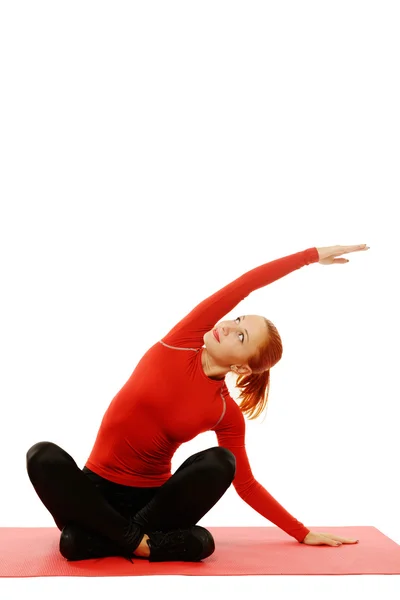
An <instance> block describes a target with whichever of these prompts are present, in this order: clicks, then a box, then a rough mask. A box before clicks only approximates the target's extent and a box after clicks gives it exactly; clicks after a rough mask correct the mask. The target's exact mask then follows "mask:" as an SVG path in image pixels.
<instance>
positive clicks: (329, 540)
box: [302, 531, 358, 546]
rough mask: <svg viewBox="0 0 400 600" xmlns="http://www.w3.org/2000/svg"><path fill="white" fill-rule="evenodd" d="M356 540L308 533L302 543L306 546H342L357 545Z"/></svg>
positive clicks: (329, 534) (330, 534)
mask: <svg viewBox="0 0 400 600" xmlns="http://www.w3.org/2000/svg"><path fill="white" fill-rule="evenodd" d="M357 542H358V540H351V539H349V538H342V537H339V536H338V535H332V533H313V532H312V531H310V532H309V533H307V535H306V537H305V538H304V540H303V541H302V544H307V546H323V545H326V546H341V545H342V544H357Z"/></svg>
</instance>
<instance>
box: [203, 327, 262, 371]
mask: <svg viewBox="0 0 400 600" xmlns="http://www.w3.org/2000/svg"><path fill="white" fill-rule="evenodd" d="M215 332H216V333H217V335H218V337H219V340H218V339H216V337H215V335H214V333H215ZM267 335H268V326H267V324H266V322H265V319H264V317H260V316H259V315H245V316H242V317H237V318H236V319H233V320H230V321H220V322H219V323H217V325H216V326H215V328H213V329H211V330H210V331H208V332H207V333H206V334H205V335H204V344H205V346H206V349H207V352H208V355H209V356H210V358H211V359H212V362H213V363H215V364H218V365H220V366H221V367H230V366H231V365H244V364H247V362H248V360H249V359H250V358H251V357H252V356H253V355H254V354H255V353H256V351H257V349H258V347H259V346H260V345H262V344H264V343H265V341H266V339H267Z"/></svg>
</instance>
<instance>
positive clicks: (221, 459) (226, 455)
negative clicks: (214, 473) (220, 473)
mask: <svg viewBox="0 0 400 600" xmlns="http://www.w3.org/2000/svg"><path fill="white" fill-rule="evenodd" d="M209 453H210V455H211V457H212V461H213V463H214V464H218V465H221V466H222V468H223V469H224V471H225V472H227V473H228V474H229V477H230V478H231V479H232V480H233V478H234V477H235V473H236V457H235V455H234V454H233V452H231V451H230V450H228V449H227V448H224V447H223V446H216V447H215V448H210V449H209Z"/></svg>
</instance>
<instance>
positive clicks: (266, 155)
mask: <svg viewBox="0 0 400 600" xmlns="http://www.w3.org/2000/svg"><path fill="white" fill-rule="evenodd" d="M398 30H399V9H398V4H397V3H396V2H389V1H382V0H380V1H379V2H378V1H374V2H373V1H363V2H361V1H351V0H346V1H339V0H337V1H336V2H317V1H310V0H309V1H304V2H301V3H300V2H293V1H291V2H290V1H279V2H278V1H276V2H235V1H232V0H230V1H229V2H223V1H217V0H213V1H207V0H206V1H203V2H193V1H186V2H177V1H169V2H159V1H158V2H155V1H153V2H101V1H98V0H97V1H96V2H91V1H90V2H89V1H86V2H84V1H79V2H76V1H73V0H69V2H40V1H37V2H22V1H18V0H12V1H8V2H2V4H1V8H0V53H1V71H0V80H1V94H0V96H1V97H0V105H1V106H0V108H1V110H0V125H1V136H0V138H1V139H0V153H1V156H0V160H1V172H2V174H1V178H0V201H1V213H0V252H1V254H0V269H1V272H0V276H1V296H0V303H1V311H0V319H1V321H0V360H1V378H0V399H1V410H2V418H1V420H0V455H1V490H2V492H1V496H0V509H1V510H0V527H11V526H13V527H14V526H15V527H32V526H49V527H52V526H54V522H53V520H52V518H51V516H50V514H49V513H48V512H47V510H46V509H45V508H44V506H43V505H42V504H41V502H40V500H39V499H38V497H37V496H36V494H35V492H34V490H33V488H32V486H31V484H30V481H29V479H28V477H27V474H26V469H25V456H26V452H27V450H28V449H29V448H30V446H32V445H33V444H34V443H36V442H38V441H41V440H50V441H53V442H55V443H57V444H59V445H60V446H62V447H63V448H64V449H65V450H67V451H68V452H69V453H70V454H71V455H72V456H73V457H74V459H75V460H76V461H77V463H78V465H79V466H80V467H82V466H83V465H84V463H85V461H86V459H87V457H88V454H89V452H90V450H91V447H92V444H93V442H94V439H95V435H96V433H97V429H98V426H99V424H100V421H101V418H102V416H103V414H104V411H105V410H106V408H107V407H108V405H109V402H110V401H111V399H112V397H113V396H114V395H115V394H116V392H117V391H118V390H119V389H120V387H122V385H123V384H124V383H125V381H126V380H127V379H128V377H129V376H130V374H131V372H132V371H133V369H134V367H135V365H136V364H137V362H138V361H139V360H140V358H141V356H142V355H143V354H144V353H145V352H146V350H147V349H148V348H149V347H150V346H151V345H153V344H154V343H155V342H156V341H157V340H159V339H160V338H161V337H163V335H165V334H166V333H167V332H168V331H169V330H170V329H171V328H172V327H173V326H174V325H175V323H176V322H177V321H179V320H180V319H181V318H182V317H183V316H184V315H186V314H187V313H188V312H189V311H190V310H191V309H192V308H193V307H194V306H195V305H196V304H198V303H199V302H200V301H201V300H203V299H204V298H205V297H207V296H209V295H210V294H212V293H214V292H215V291H216V290H218V289H220V288H221V287H223V286H224V285H226V284H227V283H229V282H230V281H232V280H233V279H235V278H236V277H239V276H240V275H242V274H243V273H244V272H246V271H248V270H250V269H252V268H254V267H256V266H259V265H261V264H263V263H265V262H268V261H270V260H274V259H276V258H279V257H281V256H285V255H288V254H291V253H294V252H298V251H300V250H304V249H306V248H309V247H312V246H317V247H319V246H329V245H334V244H358V243H367V244H368V245H369V246H370V247H371V249H370V250H369V251H368V252H364V253H359V254H353V255H350V256H349V258H350V263H348V264H346V265H336V266H322V265H319V264H313V265H310V266H307V267H304V268H302V269H301V270H299V271H296V272H295V273H292V274H290V275H288V276H287V277H285V278H284V279H282V280H280V281H278V282H275V283H273V284H271V285H270V286H267V287H265V288H263V289H262V290H258V291H256V292H254V293H252V294H251V295H250V296H249V297H248V298H247V299H246V300H245V301H243V302H242V303H241V304H240V305H238V307H237V310H236V309H235V311H233V313H232V315H235V316H236V315H239V314H261V315H264V316H265V317H267V318H269V319H270V320H272V321H273V322H274V323H275V325H276V326H277V327H278V329H279V331H280V333H281V336H282V339H283V344H284V354H283V358H282V360H281V361H280V363H279V364H278V365H277V366H276V367H274V368H273V370H272V372H271V391H270V399H269V406H268V411H267V414H266V416H265V418H264V417H263V418H261V419H258V420H256V421H251V422H249V421H247V449H248V454H249V458H250V462H251V465H252V469H253V472H254V475H255V477H256V478H257V480H258V481H260V483H262V485H264V487H266V488H267V489H268V490H269V491H270V492H271V493H272V494H273V495H274V496H275V497H276V499H277V500H278V501H279V502H280V503H281V504H283V506H284V507H285V508H286V509H287V510H289V511H290V512H291V513H292V514H293V515H294V516H295V517H296V518H297V519H299V520H300V521H302V522H303V523H304V524H305V525H306V526H307V527H309V528H312V527H313V526H314V527H322V526H337V527H346V526H354V525H367V526H374V527H376V528H378V529H380V530H381V531H382V532H383V533H384V534H385V535H387V536H389V537H391V538H392V539H394V540H396V541H397V542H398V543H400V519H399V515H398V507H399V500H400V497H399V491H398V463H399V443H398V435H399V425H398V414H399V411H398V404H399V399H400V398H399V392H398V357H399V353H398V340H399V334H400V331H399V329H400V327H399V317H398V307H399V305H400V299H399V292H398V287H399V284H398V273H399V266H398V243H397V241H398V221H397V219H396V217H395V211H396V210H398V206H397V205H398V200H399V188H400V185H399V158H400V156H399V154H400V152H399V134H400V127H399V124H400V123H399V121H400V119H399V110H398V107H399V106H400V93H399V91H400V90H399V77H398V72H399V52H400V43H399V36H398ZM231 389H232V388H231ZM232 393H233V395H234V394H235V392H234V389H232ZM182 410H183V411H184V410H185V407H184V406H182ZM213 445H216V438H215V435H214V433H212V432H210V433H208V434H204V435H202V436H200V437H198V438H196V439H195V440H193V441H191V442H189V443H188V444H185V445H184V446H182V447H181V448H180V449H179V450H178V452H177V453H176V455H175V456H174V460H173V471H175V470H176V469H177V468H178V466H179V465H180V464H181V463H182V462H183V461H184V460H185V458H187V457H188V456H190V455H191V454H193V453H194V452H197V451H199V450H202V449H205V448H208V447H210V446H213ZM201 524H203V525H204V526H207V525H209V526H270V525H271V524H270V523H269V522H268V521H266V520H265V519H264V518H263V517H261V516H260V515H259V514H258V513H256V512H254V511H253V510H252V509H251V508H250V507H249V506H247V505H246V504H245V503H244V502H243V501H242V500H241V499H240V498H239V497H238V496H237V494H236V492H235V491H234V489H233V488H231V489H229V490H228V492H227V493H226V494H225V496H224V497H223V499H222V500H221V501H220V502H219V503H218V505H217V506H215V507H214V508H213V509H212V510H211V511H210V512H209V513H208V514H207V515H206V516H205V517H204V519H203V520H202V521H201ZM348 549H349V552H350V551H351V550H354V552H357V548H356V547H354V548H352V549H350V548H348ZM321 551H323V548H322V547H321ZM338 551H339V550H338ZM195 579H196V581H194V580H193V578H191V579H190V578H175V580H174V583H173V585H174V586H175V587H174V589H175V590H178V589H179V586H181V587H182V586H183V585H185V584H187V585H188V587H187V590H185V594H187V593H190V594H193V592H194V585H196V589H197V590H200V589H201V586H203V589H204V586H206V585H208V584H209V583H210V582H211V581H213V578H211V579H208V580H206V578H201V577H200V578H195ZM389 579H390V580H391V584H390V587H388V590H387V595H386V598H389V594H391V593H393V594H394V596H393V597H395V595H396V590H394V589H393V588H394V586H395V585H396V584H395V581H396V582H397V584H398V578H396V579H395V578H383V577H381V578H373V577H370V578H369V579H368V581H369V582H370V583H369V584H368V585H369V586H370V585H372V583H373V582H374V581H375V582H378V581H379V586H380V590H381V591H382V589H383V588H382V586H389V583H388V581H389ZM166 581H167V583H169V584H171V585H172V583H171V582H172V581H173V580H171V578H169V579H167V580H166ZM190 581H191V582H192V586H191V587H190ZM218 581H220V580H218ZM221 581H222V582H223V584H222V583H221V593H222V592H223V591H224V593H226V590H227V589H229V585H233V582H235V583H234V585H235V589H240V586H241V585H242V586H243V590H244V591H245V590H246V589H247V586H248V583H249V579H248V578H241V577H238V578H223V579H221ZM331 581H332V585H330V584H329V585H328V583H327V582H328V579H327V578H315V577H314V578H310V577H309V578H301V577H299V578H294V577H291V578H290V577H288V578H282V577H281V578H252V584H254V585H255V586H258V589H260V590H262V592H265V591H266V590H267V591H270V590H272V591H273V593H274V597H275V598H277V597H278V595H279V594H280V593H282V594H283V595H284V594H287V593H291V590H296V593H297V594H298V593H300V594H302V593H304V594H306V590H307V595H308V597H314V596H315V598H317V597H318V595H319V593H320V591H322V590H323V593H324V594H325V597H327V596H326V594H327V593H332V598H333V594H335V595H336V594H337V593H341V589H342V587H343V586H344V585H345V586H347V587H346V589H348V586H349V585H350V582H351V583H352V585H353V586H354V592H355V593H360V591H361V588H360V585H361V584H360V582H361V581H364V583H365V578H364V579H362V578H331ZM52 582H54V587H55V589H57V594H59V587H60V580H59V579H58V580H57V579H55V580H53V579H47V580H23V581H21V582H18V581H17V580H2V581H1V582H0V589H1V587H2V586H3V587H4V589H5V587H6V586H8V587H9V588H10V589H12V590H14V589H15V590H18V587H21V588H22V586H23V585H24V586H25V587H26V588H27V589H26V590H25V591H26V592H27V593H29V594H30V596H31V597H33V596H34V595H35V594H36V593H37V594H39V593H40V595H41V597H43V590H44V591H45V590H48V591H49V590H50V585H51V583H52ZM107 582H108V583H109V586H110V591H111V590H112V593H115V591H116V590H121V592H120V593H121V594H122V593H126V591H127V590H129V591H130V592H132V590H133V589H134V590H135V591H136V592H137V590H138V589H139V590H143V591H145V590H146V592H148V591H149V590H153V589H156V588H157V585H160V586H162V585H164V584H165V582H164V580H163V579H161V580H160V578H135V580H134V581H131V580H130V578H128V580H127V579H124V578H123V579H121V580H114V579H110V580H107V579H101V580H98V581H97V587H98V588H99V589H100V587H99V586H100V585H101V586H102V587H103V589H106V588H105V587H104V586H106V585H107ZM188 582H189V583H188ZM343 582H344V583H343ZM19 583H20V585H19ZM64 584H65V585H64V587H63V589H67V588H68V590H69V592H68V593H71V589H72V590H78V591H79V590H82V589H83V586H84V585H85V580H84V581H82V580H76V579H75V580H72V579H68V580H65V582H64ZM86 585H89V584H88V583H87V581H86ZM90 585H91V586H96V581H95V580H91V582H90ZM216 585H217V584H216V582H215V581H214V583H212V588H210V589H214V590H215V589H216V587H215V586H216ZM377 585H378V583H377ZM39 586H42V587H41V591H40V592H39ZM128 586H129V587H128ZM177 586H178V587H177ZM198 586H200V587H198ZM227 586H228V587H227ZM237 586H239V587H237ZM245 586H246V587H245ZM267 586H268V589H267ZM192 588H193V589H192ZM24 589H25V588H24ZM397 589H398V588H397ZM124 590H125V591H124ZM182 590H183V588H182ZM20 591H21V592H22V593H23V591H22V589H21V590H20ZM49 593H50V592H49ZM53 593H54V592H53ZM74 593H75V592H74ZM397 593H398V592H397ZM310 594H311V595H312V594H314V596H310ZM50 595H51V594H50ZM59 597H60V596H59ZM390 597H391V596H390Z"/></svg>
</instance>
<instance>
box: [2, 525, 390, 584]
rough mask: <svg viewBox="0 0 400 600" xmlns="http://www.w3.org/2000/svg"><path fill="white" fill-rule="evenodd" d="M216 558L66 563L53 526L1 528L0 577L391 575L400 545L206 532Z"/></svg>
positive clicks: (344, 533)
mask: <svg viewBox="0 0 400 600" xmlns="http://www.w3.org/2000/svg"><path fill="white" fill-rule="evenodd" d="M207 529H209V531H211V533H212V535H213V536H214V539H215V545H216V549H215V552H214V554H212V555H211V556H210V557H209V558H206V559H205V560H204V561H202V562H199V563H185V562H164V563H150V562H149V561H148V560H142V559H135V558H133V560H134V564H131V563H129V561H127V560H126V559H124V558H122V557H109V558H97V559H89V560H81V561H77V562H69V561H67V560H66V559H65V558H63V557H62V556H61V554H60V553H59V550H58V545H59V538H60V531H59V530H58V529H57V528H56V527H54V528H53V527H33V528H22V527H5V528H4V527H3V528H0V577H56V576H63V577H68V576H70V577H113V576H114V577H121V576H138V575H197V576H198V575H206V576H216V575H227V576H229V575H235V576H236V575H366V574H370V575H393V574H396V575H398V574H400V546H399V545H398V544H396V542H394V541H393V540H391V539H390V538H388V537H387V536H385V535H384V534H383V533H381V532H380V531H379V530H378V529H376V528H375V527H312V528H311V530H312V531H315V532H326V533H332V534H335V535H339V536H341V537H346V538H347V537H348V538H354V539H359V540H360V541H359V543H358V544H349V545H344V544H343V545H342V546H339V547H332V546H307V545H305V544H299V542H297V541H296V540H294V539H293V538H291V537H289V536H287V534H286V533H285V532H283V531H282V530H280V529H279V528H276V527H207Z"/></svg>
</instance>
